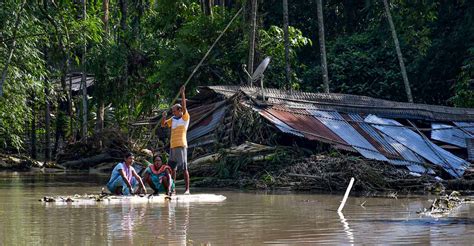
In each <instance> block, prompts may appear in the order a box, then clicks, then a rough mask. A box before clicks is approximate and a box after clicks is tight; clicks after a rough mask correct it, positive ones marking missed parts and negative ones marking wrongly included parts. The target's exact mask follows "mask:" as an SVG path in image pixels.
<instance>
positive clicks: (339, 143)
mask: <svg viewBox="0 0 474 246" xmlns="http://www.w3.org/2000/svg"><path fill="white" fill-rule="evenodd" d="M265 111H266V112H268V113H269V114H270V115H273V116H274V117H276V118H278V119H279V120H280V121H282V122H284V123H285V124H287V125H289V126H290V127H292V128H294V129H296V130H297V131H298V132H300V133H302V134H303V135H304V137H305V138H307V139H310V140H318V141H321V142H325V143H329V144H333V145H334V147H336V148H339V149H344V150H348V151H355V150H354V149H353V148H351V147H350V146H349V144H348V143H347V142H345V141H344V140H343V139H342V138H340V137H339V136H338V135H337V134H335V133H333V132H332V131H331V130H330V129H329V128H327V127H326V126H325V125H324V124H323V123H321V122H320V121H319V120H317V119H316V118H314V117H313V116H311V114H310V113H309V112H307V111H306V110H290V109H288V108H285V107H282V106H277V105H275V106H273V107H272V108H269V109H265Z"/></svg>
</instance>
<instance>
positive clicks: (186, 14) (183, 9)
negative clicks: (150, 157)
mask: <svg viewBox="0 0 474 246" xmlns="http://www.w3.org/2000/svg"><path fill="white" fill-rule="evenodd" d="M82 3H83V1H48V0H42V1H40V0H38V1H24V0H5V1H2V2H1V3H0V30H1V32H0V68H1V69H2V70H1V71H3V74H2V81H1V84H0V85H1V86H0V88H2V89H1V90H0V146H1V147H0V148H2V149H3V148H5V149H18V150H19V151H22V150H23V148H24V142H25V141H26V140H29V139H30V138H32V136H33V135H36V134H39V135H41V134H44V133H45V131H47V127H46V125H49V124H48V123H47V122H48V121H47V119H48V118H49V117H51V119H52V120H51V123H50V124H51V126H55V127H54V129H56V130H55V131H56V132H57V133H56V134H57V135H58V134H59V135H58V136H60V135H61V134H60V132H62V131H64V136H63V137H66V138H68V139H72V138H74V137H75V136H76V135H78V132H80V131H81V127H80V124H81V119H82V117H80V115H81V114H82V113H83V112H88V113H87V119H88V121H87V122H86V123H87V126H88V127H87V129H88V131H93V130H94V129H96V128H95V122H96V119H97V118H98V117H99V115H100V110H101V108H102V109H103V110H105V124H106V125H110V126H117V127H122V129H126V128H127V124H128V123H130V122H132V121H134V120H136V119H137V118H139V117H144V116H150V115H151V114H152V113H153V111H154V110H156V109H159V108H165V107H167V105H168V104H169V103H170V102H171V100H172V98H173V97H174V95H175V94H176V93H177V91H178V89H179V87H180V86H181V85H182V84H183V83H184V81H185V80H186V78H187V77H188V76H189V75H190V74H191V72H192V70H193V69H194V68H195V66H196V65H197V64H198V63H199V61H200V60H201V58H202V57H203V56H204V54H205V53H206V52H207V50H208V49H209V47H210V46H211V44H212V43H213V42H214V40H215V39H216V38H217V36H218V35H219V34H220V33H221V32H222V30H223V29H224V27H225V26H226V25H227V24H228V23H229V21H230V19H231V18H232V17H233V16H234V14H235V13H237V11H238V10H239V9H240V8H241V7H243V9H244V11H243V14H242V15H241V16H240V17H239V18H237V20H236V21H235V22H234V23H233V24H232V25H231V26H230V27H229V29H228V30H227V32H226V33H225V34H224V35H223V37H222V39H221V40H220V41H219V42H218V43H217V45H216V47H215V48H214V49H213V50H212V51H211V53H210V55H209V57H208V58H207V59H206V60H205V61H204V63H203V65H202V66H201V67H200V68H199V70H198V71H197V73H196V74H195V76H194V77H193V78H192V79H191V81H190V83H189V84H188V88H189V89H188V91H189V92H190V93H193V88H196V87H197V86H200V85H217V84H237V85H244V84H247V77H246V76H247V75H246V74H245V73H244V71H243V69H242V64H246V63H247V59H248V53H249V52H248V50H249V23H250V11H251V8H250V1H245V0H235V1H229V0H225V1H224V0H220V1H218V0H214V1H210V0H200V1H198V0H137V1H129V0H101V1H96V0H94V1H92V0H90V1H85V11H86V13H87V14H86V16H83V12H84V6H83V4H82ZM282 3H283V1H281V0H269V1H261V0H260V1H258V12H257V35H256V36H257V37H256V55H255V58H256V59H255V60H256V61H255V65H258V63H259V62H260V61H261V60H263V58H264V57H266V56H271V57H272V62H271V65H270V67H269V69H268V70H267V71H266V74H265V75H266V77H265V78H266V79H265V86H267V87H276V88H285V89H289V88H292V89H297V90H302V91H309V92H322V91H323V89H322V78H321V69H320V58H319V56H320V52H319V49H318V26H317V18H316V1H315V0H308V1H294V0H288V5H289V7H288V11H289V25H290V28H289V40H290V42H289V43H290V56H289V57H290V59H289V60H290V66H291V76H290V83H289V84H288V82H287V81H286V77H285V47H284V31H283V6H282ZM390 11H391V14H392V16H393V21H394V25H395V28H396V29H397V32H398V37H399V40H400V46H401V50H402V52H403V55H404V57H403V58H404V61H405V64H406V67H407V73H408V77H409V79H410V83H411V86H412V93H413V97H414V101H415V102H417V103H429V104H441V105H451V106H460V107H473V106H474V101H473V100H474V99H473V98H474V93H473V90H472V84H473V82H472V81H473V77H474V2H473V1H467V0H458V1H451V0H415V1H412V0H410V1H408V0H392V1H390ZM323 14H324V24H325V33H326V48H327V63H328V72H329V81H330V91H331V92H337V93H350V94H358V95H367V96H373V97H378V98H385V99H390V100H397V101H406V100H407V98H406V95H405V91H404V88H403V81H402V76H401V74H400V67H399V66H398V61H397V55H396V53H395V48H394V44H393V40H392V39H391V33H390V29H389V25H388V23H387V19H386V17H385V13H384V7H383V3H382V1H373V0H366V1H349V0H326V1H323ZM84 17H86V18H84ZM82 71H86V73H87V74H90V75H92V76H94V77H95V85H94V87H93V89H92V90H91V91H89V97H88V98H87V102H88V103H87V109H88V110H84V109H82V108H81V107H82V104H81V100H82V99H81V96H80V94H77V93H76V94H74V93H71V91H70V90H68V88H69V87H68V82H67V81H66V75H67V74H70V73H72V72H82ZM3 75H4V76H3ZM49 105H50V106H51V111H49V107H50V106H49ZM104 108H105V109H104ZM52 128H53V127H52ZM58 131H59V133H58ZM32 134H33V135H32Z"/></svg>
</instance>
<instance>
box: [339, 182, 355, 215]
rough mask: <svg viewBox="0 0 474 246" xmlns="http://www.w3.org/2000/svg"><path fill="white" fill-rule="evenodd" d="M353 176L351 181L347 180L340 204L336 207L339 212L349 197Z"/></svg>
mask: <svg viewBox="0 0 474 246" xmlns="http://www.w3.org/2000/svg"><path fill="white" fill-rule="evenodd" d="M354 180H355V179H354V178H353V177H352V178H351V181H350V182H349V186H347V189H346V194H344V198H343V199H342V202H341V205H339V208H338V209H337V212H341V211H342V209H343V208H344V205H346V201H347V197H349V192H351V189H352V185H353V184H354Z"/></svg>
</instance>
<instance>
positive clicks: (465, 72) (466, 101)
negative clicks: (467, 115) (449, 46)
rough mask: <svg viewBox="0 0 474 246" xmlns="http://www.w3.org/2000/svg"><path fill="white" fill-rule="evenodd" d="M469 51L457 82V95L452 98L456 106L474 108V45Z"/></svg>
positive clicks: (455, 89) (455, 88)
mask: <svg viewBox="0 0 474 246" xmlns="http://www.w3.org/2000/svg"><path fill="white" fill-rule="evenodd" d="M469 53H470V56H469V57H468V59H467V60H466V63H465V65H464V66H463V67H462V70H461V73H460V76H459V79H458V81H457V82H456V84H455V87H454V91H455V95H454V97H452V98H451V99H450V101H451V102H452V103H453V104H454V105H455V106H456V107H464V108H474V47H472V48H470V49H469Z"/></svg>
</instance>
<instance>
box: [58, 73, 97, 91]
mask: <svg viewBox="0 0 474 246" xmlns="http://www.w3.org/2000/svg"><path fill="white" fill-rule="evenodd" d="M81 82H82V72H77V73H69V74H67V75H66V88H67V89H68V90H69V84H71V88H72V91H79V90H81ZM94 82H95V79H94V76H93V75H92V74H86V86H87V87H90V86H92V85H93V84H94ZM57 83H61V81H57Z"/></svg>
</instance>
